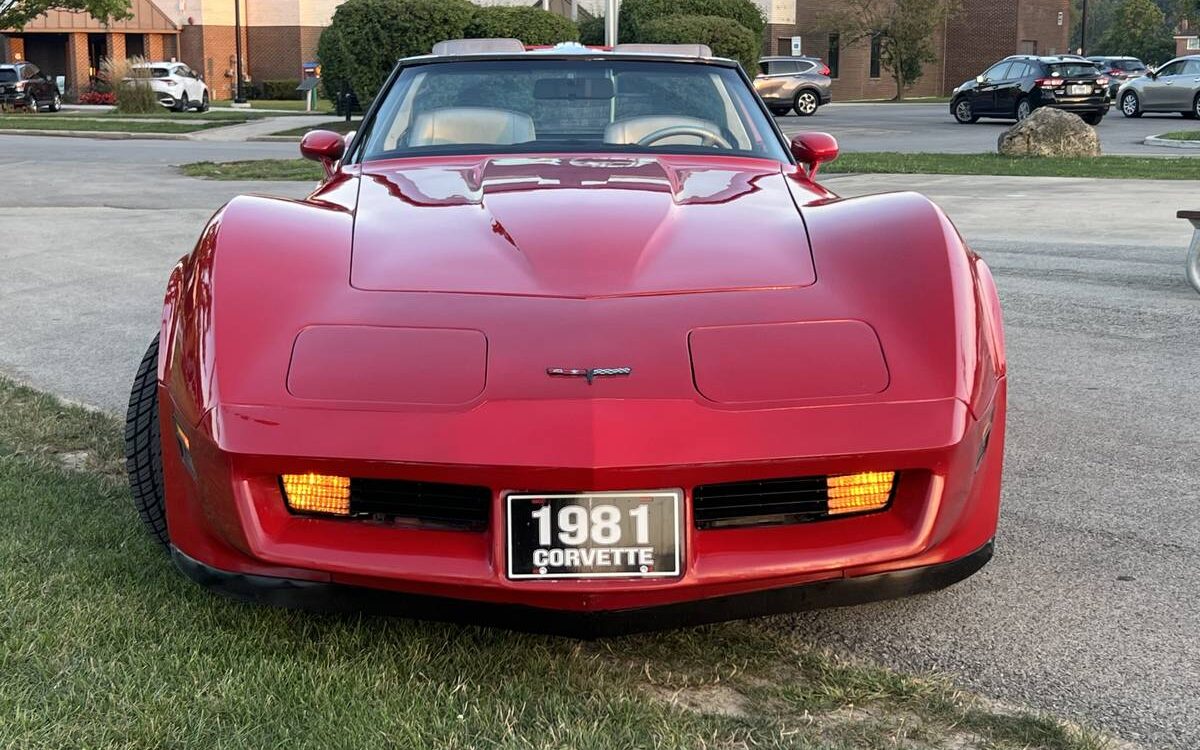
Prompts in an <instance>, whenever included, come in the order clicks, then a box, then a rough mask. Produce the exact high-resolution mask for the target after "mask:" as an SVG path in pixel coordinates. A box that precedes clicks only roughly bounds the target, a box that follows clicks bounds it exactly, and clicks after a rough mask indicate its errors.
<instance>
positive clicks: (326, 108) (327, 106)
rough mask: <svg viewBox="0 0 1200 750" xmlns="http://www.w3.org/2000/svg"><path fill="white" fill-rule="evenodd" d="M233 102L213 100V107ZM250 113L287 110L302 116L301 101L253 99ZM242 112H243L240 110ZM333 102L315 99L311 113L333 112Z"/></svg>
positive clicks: (226, 105) (302, 102) (302, 106)
mask: <svg viewBox="0 0 1200 750" xmlns="http://www.w3.org/2000/svg"><path fill="white" fill-rule="evenodd" d="M232 105H233V102H232V101H230V100H229V99H221V100H214V101H213V102H212V106H213V107H231V106H232ZM250 109H251V111H253V110H255V109H288V110H292V111H295V112H298V113H300V114H304V113H305V112H304V100H303V99H255V100H253V101H251V102H250ZM242 111H243V112H244V111H245V110H242ZM333 111H334V106H333V102H331V101H329V100H328V99H320V98H318V99H317V108H316V109H315V110H314V111H313V112H314V113H315V114H321V113H324V112H333Z"/></svg>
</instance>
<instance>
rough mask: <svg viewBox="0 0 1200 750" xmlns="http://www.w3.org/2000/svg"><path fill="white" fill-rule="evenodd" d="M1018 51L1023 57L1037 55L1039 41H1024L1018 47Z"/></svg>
mask: <svg viewBox="0 0 1200 750" xmlns="http://www.w3.org/2000/svg"><path fill="white" fill-rule="evenodd" d="M1017 51H1018V52H1019V53H1020V54H1022V55H1036V54H1037V40H1036V39H1022V40H1021V43H1020V44H1019V45H1017Z"/></svg>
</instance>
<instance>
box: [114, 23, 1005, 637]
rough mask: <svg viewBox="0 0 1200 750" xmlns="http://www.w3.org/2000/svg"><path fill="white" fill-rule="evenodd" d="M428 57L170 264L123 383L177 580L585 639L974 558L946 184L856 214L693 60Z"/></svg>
mask: <svg viewBox="0 0 1200 750" xmlns="http://www.w3.org/2000/svg"><path fill="white" fill-rule="evenodd" d="M511 45H512V46H511V48H510V46H509V43H507V42H503V41H497V40H493V41H488V42H479V41H476V42H472V43H444V44H442V45H439V49H438V53H439V54H434V55H430V56H425V57H418V58H411V59H406V60H403V61H401V62H400V63H399V65H398V66H397V68H396V70H395V71H394V72H393V74H392V75H391V77H390V78H389V80H388V81H387V83H386V85H385V86H384V88H383V89H382V90H381V92H380V94H379V96H378V97H377V98H376V100H375V103H374V104H373V106H372V107H371V109H370V111H369V112H368V113H367V115H366V117H365V119H364V121H363V125H362V128H361V129H360V130H359V131H358V133H357V134H356V135H355V136H353V137H352V138H350V139H349V142H348V143H347V142H345V141H344V140H343V139H342V137H341V136H338V135H335V134H333V133H328V132H314V133H310V134H309V135H308V136H306V137H305V139H304V141H303V143H302V144H301V150H302V151H303V153H304V154H305V155H306V156H308V157H310V158H314V159H317V160H319V161H321V162H322V163H323V164H324V165H325V167H326V171H327V179H326V180H325V181H324V182H323V183H322V184H321V185H320V187H319V188H318V189H317V190H316V192H314V193H313V194H312V195H310V196H309V197H308V198H306V199H304V200H283V199H276V198H265V197H254V196H244V197H239V198H237V199H235V200H233V201H231V202H230V203H229V204H228V205H226V206H225V207H224V208H222V209H221V210H220V211H219V212H218V213H217V214H216V216H214V217H213V219H212V220H211V222H210V223H209V225H208V227H207V228H206V229H205V231H204V233H203V235H202V236H201V237H200V240H199V242H198V243H197V245H196V247H195V249H194V250H193V251H192V252H191V253H190V254H189V255H188V256H186V257H185V258H184V259H183V260H182V261H181V262H180V263H179V265H178V266H177V267H176V268H175V269H174V271H173V272H172V274H171V277H170V282H169V284H168V287H167V294H166V301H165V305H164V308H163V316H162V326H161V330H160V332H159V334H158V336H157V337H156V338H155V340H154V342H153V343H152V344H151V346H150V350H149V351H148V352H147V353H146V358H145V360H144V361H143V362H142V366H141V368H140V371H139V373H138V376H137V379H136V382H135V384H134V388H133V394H132V397H131V400H130V409H129V417H128V427H127V443H128V465H129V470H130V476H131V481H132V485H133V495H134V498H135V501H136V504H137V507H138V509H139V511H140V514H141V516H142V520H143V521H144V522H145V523H146V525H147V527H148V528H149V530H150V532H151V533H152V534H153V535H154V536H155V537H156V538H157V539H158V540H159V541H161V542H162V543H163V544H164V545H165V546H166V547H167V548H168V549H169V550H170V553H171V555H172V556H173V558H174V561H175V563H176V564H177V565H178V567H179V568H181V569H182V570H183V571H184V572H185V573H186V574H187V575H189V576H190V577H192V578H193V579H195V580H196V581H198V582H200V583H201V584H204V585H206V586H209V587H211V588H213V589H215V590H217V591H220V592H223V593H226V594H229V595H233V596H235V597H239V598H243V599H248V600H254V601H259V602H268V603H278V604H289V605H297V606H305V607H310V608H315V609H345V608H352V609H359V610H363V609H365V610H380V611H390V612H398V613H400V614H403V615H405V616H411V617H419V618H430V619H468V620H482V621H485V622H490V623H496V624H502V625H505V626H508V627H514V628H519V629H526V630H538V631H549V632H564V633H572V634H577V635H584V636H597V635H607V634H614V633H621V632H629V631H635V630H646V629H653V628H661V627H670V626H674V625H679V624H693V623H701V622H712V621H717V620H725V619H731V618H739V617H747V616H753V615H761V614H769V613H777V612H784V611H790V610H796V609H804V608H810V607H820V606H833V605H842V604H854V603H859V602H865V601H869V600H874V599H882V598H888V597H895V596H900V595H906V594H912V593H917V592H922V591H929V590H932V589H936V588H940V587H943V586H947V585H949V584H952V583H955V582H957V581H959V580H961V579H963V578H965V577H967V576H969V575H971V574H972V573H974V572H975V571H976V570H978V569H979V568H980V567H982V566H983V565H984V564H985V563H986V562H987V560H988V559H989V558H990V556H991V553H992V538H993V536H994V533H995V530H996V520H997V513H998V505H999V496H1000V474H1001V462H1002V454H1003V445H1004V421H1005V393H1006V389H1005V355H1004V337H1003V330H1002V325H1001V317H1000V307H999V303H998V300H997V295H996V290H995V287H994V285H993V282H992V276H991V274H990V273H989V271H988V268H987V266H986V265H984V263H983V261H982V260H980V258H979V257H978V256H977V255H975V254H974V253H973V252H971V251H970V250H969V249H968V248H967V247H966V246H965V245H964V243H963V241H962V239H961V238H960V237H959V235H958V233H957V232H956V231H955V229H954V227H953V226H952V225H951V223H950V221H949V220H948V219H947V218H946V217H945V215H944V214H943V213H942V212H941V211H940V210H939V209H938V208H937V207H936V206H934V205H933V204H932V203H930V202H929V201H928V200H926V199H925V198H923V197H921V196H919V195H916V194H912V193H896V194H887V195H877V196H871V197H865V198H855V199H841V198H839V197H837V196H836V195H834V194H833V193H831V192H829V191H828V190H826V189H825V188H823V187H821V186H820V185H818V184H817V183H816V182H815V181H814V179H813V178H814V175H815V173H816V171H817V169H818V167H819V166H820V164H821V163H823V162H827V161H829V160H831V159H834V158H835V157H836V155H837V144H836V142H835V141H834V140H833V139H832V138H831V137H830V136H827V135H824V134H817V133H811V134H804V135H800V136H797V137H796V138H794V139H793V140H792V141H791V143H790V144H789V143H788V141H787V140H786V139H784V137H783V136H782V135H781V133H780V131H779V130H778V129H777V127H776V125H775V124H774V122H773V120H772V119H771V117H770V116H769V114H768V112H767V109H766V108H765V107H764V105H763V103H762V102H761V101H760V100H759V99H758V98H757V97H756V96H755V94H754V89H753V86H752V85H751V82H750V81H749V79H748V78H747V77H746V75H745V74H744V73H743V72H742V71H741V69H740V68H739V67H738V65H737V64H736V63H734V62H731V61H728V60H721V59H714V58H712V57H711V56H708V55H704V54H702V53H703V50H697V49H696V48H695V47H693V48H691V50H687V49H671V48H661V49H656V48H645V47H640V48H636V49H626V48H622V47H617V48H616V49H614V50H612V51H598V50H592V49H587V48H583V47H580V46H578V45H562V46H559V47H556V48H553V49H549V50H531V51H526V50H525V49H524V48H523V47H521V46H520V45H519V44H518V43H515V42H512V43H511Z"/></svg>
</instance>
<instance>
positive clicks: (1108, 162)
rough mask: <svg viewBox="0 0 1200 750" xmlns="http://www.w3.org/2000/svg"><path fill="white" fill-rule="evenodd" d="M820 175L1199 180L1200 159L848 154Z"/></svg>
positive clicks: (839, 158)
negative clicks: (889, 174)
mask: <svg viewBox="0 0 1200 750" xmlns="http://www.w3.org/2000/svg"><path fill="white" fill-rule="evenodd" d="M821 172H822V173H823V174H833V173H838V172H855V173H868V172H871V173H876V172H878V173H892V174H975V175H1012V176H1018V177H1105V178H1114V179H1116V178H1120V179H1141V180H1200V159H1192V158H1188V157H1181V158H1158V157H1139V156H1099V157H1096V158H1094V159H1059V158H1044V157H1010V156H1000V155H999V154H898V153H893V152H877V153H843V154H842V155H841V156H839V157H838V159H837V161H835V162H833V163H832V164H826V165H825V166H824V167H822V168H821Z"/></svg>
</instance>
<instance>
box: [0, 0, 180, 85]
mask: <svg viewBox="0 0 1200 750" xmlns="http://www.w3.org/2000/svg"><path fill="white" fill-rule="evenodd" d="M129 10H130V12H131V13H132V16H131V17H130V18H128V19H127V20H124V21H116V22H114V23H112V24H109V25H107V26H105V25H104V24H102V23H100V22H99V21H97V20H96V19H94V18H92V17H91V16H89V15H87V14H86V13H77V12H68V11H50V12H49V13H46V14H44V15H42V16H39V17H38V18H35V19H34V20H33V21H31V22H30V23H29V24H27V25H26V26H25V27H24V28H23V29H20V30H15V29H14V30H8V31H2V32H0V61H4V62H8V61H15V60H29V61H30V62H32V63H34V64H35V65H37V66H38V67H39V68H41V69H42V71H43V72H45V73H46V74H48V75H50V76H53V77H61V78H62V79H63V81H64V86H65V90H66V93H67V95H68V96H76V95H77V94H78V93H79V92H80V91H81V90H82V89H83V88H84V87H86V86H87V85H88V83H89V82H90V81H91V79H92V77H93V76H95V75H96V72H97V70H98V69H99V68H100V61H101V60H103V59H104V58H106V57H132V56H135V55H138V56H145V57H150V58H156V59H163V58H169V57H174V56H175V55H176V54H178V52H177V49H178V39H179V28H178V27H177V26H176V25H175V22H174V21H173V20H172V19H171V18H170V17H169V16H168V15H167V14H166V13H164V12H163V11H162V9H161V8H160V7H159V6H158V5H157V4H155V3H154V2H153V1H152V0H134V1H133V2H132V3H131V4H130V9H129Z"/></svg>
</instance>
